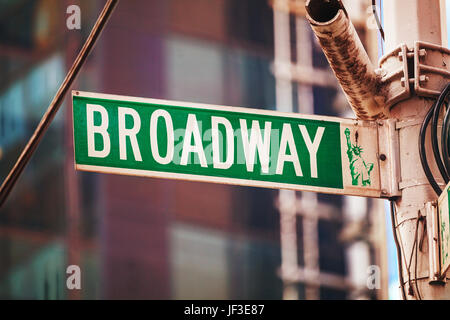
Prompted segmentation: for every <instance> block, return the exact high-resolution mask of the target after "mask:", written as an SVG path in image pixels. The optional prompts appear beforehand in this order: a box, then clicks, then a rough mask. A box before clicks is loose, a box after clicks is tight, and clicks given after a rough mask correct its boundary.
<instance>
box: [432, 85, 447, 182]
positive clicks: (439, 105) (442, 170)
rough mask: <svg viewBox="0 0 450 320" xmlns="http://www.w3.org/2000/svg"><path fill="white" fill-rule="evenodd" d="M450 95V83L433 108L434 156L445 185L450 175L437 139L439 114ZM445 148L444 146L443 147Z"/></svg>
mask: <svg viewBox="0 0 450 320" xmlns="http://www.w3.org/2000/svg"><path fill="white" fill-rule="evenodd" d="M449 93H450V83H449V84H447V85H446V86H445V88H444V90H442V92H441V94H440V95H439V97H438V99H437V101H436V102H435V103H434V105H433V106H434V108H433V121H432V122H431V145H432V147H433V154H434V159H435V161H436V164H437V166H438V169H439V172H440V173H441V176H442V178H444V181H445V184H447V183H448V180H449V178H448V173H447V170H446V169H445V166H444V163H443V162H442V159H441V153H440V151H439V143H438V138H437V127H438V121H439V114H440V113H441V109H442V105H443V104H444V102H445V100H446V97H447V95H448V94H449ZM441 147H443V146H441Z"/></svg>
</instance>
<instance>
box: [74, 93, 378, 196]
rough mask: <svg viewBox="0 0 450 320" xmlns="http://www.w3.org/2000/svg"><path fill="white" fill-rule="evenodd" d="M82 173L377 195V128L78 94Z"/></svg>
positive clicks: (77, 143) (76, 117) (76, 110)
mask: <svg viewBox="0 0 450 320" xmlns="http://www.w3.org/2000/svg"><path fill="white" fill-rule="evenodd" d="M72 96H73V124H74V146H75V162H76V168H77V169H78V170H85V171H95V172H104V173H116V174H124V175H137V176H146V177H156V178H169V179H181V180H192V181H203V182H215V183H225V184H236V185H244V186H254V187H267V188H286V189H294V190H305V191H315V192H323V193H334V194H348V195H361V196H367V197H381V196H382V195H383V194H384V193H385V192H384V193H383V191H382V187H381V184H380V162H379V160H378V151H379V150H378V145H379V143H378V136H379V134H378V130H379V129H378V126H379V125H378V124H377V123H376V122H370V121H358V120H351V119H341V118H335V117H322V116H314V115H301V114H294V113H292V114H288V113H281V112H275V111H267V110H254V109H247V108H235V107H224V106H215V105H205V104H194V103H186V102H175V101H166V100H155V99H145V98H135V97H124V96H116V95H106V94H96V93H87V92H80V91H74V92H73V93H72Z"/></svg>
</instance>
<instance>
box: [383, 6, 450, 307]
mask: <svg viewBox="0 0 450 320" xmlns="http://www.w3.org/2000/svg"><path fill="white" fill-rule="evenodd" d="M383 7H384V30H385V38H386V43H385V44H386V52H389V51H392V50H393V49H394V48H396V47H398V46H399V45H400V44H401V43H405V44H406V45H407V47H408V50H409V52H412V51H411V49H414V45H415V42H416V41H426V42H429V43H432V44H435V45H441V43H442V39H441V21H440V6H439V1H429V0H395V1H391V0H388V1H384V3H383ZM439 56H440V57H439ZM430 60H431V63H432V64H433V65H434V66H441V67H442V63H443V61H442V56H441V55H437V56H436V58H432V57H431V56H430ZM410 76H412V77H418V75H417V74H410ZM441 89H442V88H441ZM411 91H414V87H413V86H412V87H411ZM434 100H435V98H426V97H421V96H418V95H417V92H413V93H412V95H411V97H410V98H409V99H407V100H404V101H401V102H399V103H397V104H394V105H393V107H392V108H391V116H392V117H394V118H396V119H397V120H398V122H397V129H398V132H399V146H400V150H399V152H400V167H401V182H400V188H401V191H402V195H401V197H399V198H398V199H397V200H396V201H395V207H396V216H395V230H396V234H397V237H398V240H399V242H400V243H399V244H400V248H401V253H402V269H403V270H402V271H403V272H402V273H403V279H404V283H403V285H404V288H405V292H406V299H450V286H449V285H448V284H445V283H443V282H435V281H432V275H430V271H429V253H428V252H427V251H428V250H426V245H424V246H423V248H422V250H420V249H419V250H417V249H418V248H417V245H418V243H417V241H416V239H417V238H419V239H420V238H421V237H422V236H423V234H424V230H425V229H424V225H423V219H422V222H420V223H418V217H419V215H423V214H424V206H425V203H427V202H429V201H434V200H436V199H437V196H436V194H435V192H434V191H433V189H432V188H431V186H430V184H429V182H428V180H427V179H426V176H425V174H424V172H423V169H422V167H421V162H420V157H419V150H418V146H417V141H418V139H419V132H420V126H421V123H422V121H423V119H424V117H425V115H426V113H427V111H428V110H429V109H430V107H431V106H432V104H433V102H434ZM426 141H427V145H426V150H427V156H428V157H430V158H431V159H432V158H433V157H432V152H431V146H430V145H431V142H430V139H426ZM431 162H432V163H433V164H434V161H431ZM431 170H432V172H433V175H434V176H435V177H440V175H439V171H438V169H437V168H436V166H435V165H434V166H432V167H431ZM438 182H440V185H441V187H443V185H444V182H443V181H438ZM427 223H428V218H427ZM416 230H417V231H416ZM416 261H417V268H416Z"/></svg>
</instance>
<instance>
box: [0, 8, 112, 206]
mask: <svg viewBox="0 0 450 320" xmlns="http://www.w3.org/2000/svg"><path fill="white" fill-rule="evenodd" d="M118 2H119V0H108V2H107V3H106V4H105V7H104V8H103V10H102V12H101V13H100V16H99V17H98V19H97V21H96V23H95V25H94V27H93V29H92V31H91V33H90V35H89V37H88V38H87V40H86V42H85V44H84V45H83V48H82V49H81V51H80V53H79V54H78V56H77V58H76V59H75V61H74V63H73V65H72V67H71V68H70V70H69V73H67V76H66V78H65V79H64V81H63V83H62V84H61V86H60V88H59V89H58V92H57V93H56V95H55V97H54V98H53V100H52V102H51V103H50V105H49V107H48V109H47V111H46V112H45V114H44V116H43V117H42V119H41V122H40V123H39V125H38V126H37V128H36V130H35V131H34V133H33V135H32V136H31V138H30V140H29V141H28V143H27V145H26V146H25V148H24V149H23V151H22V153H21V154H20V156H19V158H18V159H17V162H16V163H15V165H14V167H13V168H12V170H11V171H10V172H9V174H8V176H7V177H6V179H5V181H3V184H2V186H1V187H0V208H1V207H2V206H3V204H4V203H5V201H6V199H7V197H8V195H9V194H10V192H11V190H12V188H13V187H14V185H15V183H16V182H17V179H18V178H19V176H20V174H21V173H22V171H23V170H24V168H25V166H26V165H27V163H28V161H30V158H31V156H32V155H33V153H34V151H35V150H36V148H37V146H38V145H39V142H40V141H41V139H42V137H43V136H44V134H45V132H46V131H47V129H48V127H49V126H50V124H51V122H52V120H53V118H54V117H55V115H56V113H57V112H58V109H59V107H60V106H61V103H62V102H63V100H64V96H65V95H66V93H67V91H68V90H69V89H70V86H71V85H72V83H73V81H74V80H75V78H76V77H77V75H78V72H79V71H80V69H81V67H82V66H83V64H84V62H85V61H86V59H87V57H88V56H89V53H90V52H91V51H92V48H93V47H94V45H95V43H96V41H97V39H98V37H99V36H100V34H101V32H102V31H103V29H104V27H105V25H106V23H107V22H108V19H109V18H110V16H111V14H112V12H113V10H114V8H115V7H116V5H117V3H118Z"/></svg>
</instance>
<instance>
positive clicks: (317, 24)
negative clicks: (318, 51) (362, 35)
mask: <svg viewBox="0 0 450 320" xmlns="http://www.w3.org/2000/svg"><path fill="white" fill-rule="evenodd" d="M306 11H307V15H306V17H307V19H308V21H309V23H310V24H311V27H312V29H313V31H314V33H315V35H316V37H317V39H318V40H319V43H320V45H321V47H322V50H323V51H324V53H325V56H326V57H327V59H328V62H329V63H330V66H331V68H332V69H333V71H334V74H335V76H336V78H337V79H338V81H339V84H340V85H341V87H342V89H343V91H344V93H345V95H346V97H347V100H348V101H349V103H350V106H351V108H352V109H353V111H354V112H355V115H356V117H357V118H358V119H363V120H374V119H380V118H386V117H387V116H388V114H387V110H386V108H385V106H384V100H385V95H384V93H383V88H382V86H381V76H380V75H379V74H377V73H376V72H375V67H374V66H373V65H372V63H371V62H370V59H369V56H368V55H367V52H366V50H365V49H364V47H363V45H362V43H361V40H360V39H359V37H358V35H357V33H356V30H355V27H354V26H353V24H352V22H351V21H350V18H349V17H348V14H347V12H346V11H345V8H344V6H343V5H342V3H341V1H340V0H308V1H307V2H306Z"/></svg>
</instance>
